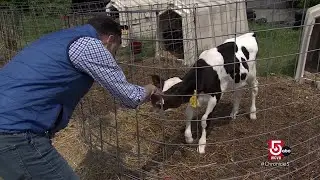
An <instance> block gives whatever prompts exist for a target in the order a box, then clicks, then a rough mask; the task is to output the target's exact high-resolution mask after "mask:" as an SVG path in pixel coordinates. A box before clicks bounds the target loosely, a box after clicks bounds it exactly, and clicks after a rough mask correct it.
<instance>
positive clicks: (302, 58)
mask: <svg viewBox="0 0 320 180" xmlns="http://www.w3.org/2000/svg"><path fill="white" fill-rule="evenodd" d="M305 17H306V20H305V22H304V27H303V32H302V40H301V47H300V54H299V61H298V66H297V71H296V76H295V79H296V80H297V81H300V82H303V80H312V81H315V82H316V84H319V82H320V79H319V77H320V76H319V75H318V74H319V72H320V56H319V55H320V24H319V23H320V4H319V5H316V6H313V7H311V8H309V9H308V10H307V12H306V15H305ZM315 77H316V79H314V78H315ZM301 80H302V81H301ZM319 87H320V86H319Z"/></svg>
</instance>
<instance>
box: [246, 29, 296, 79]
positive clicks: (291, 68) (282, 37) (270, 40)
mask: <svg viewBox="0 0 320 180" xmlns="http://www.w3.org/2000/svg"><path fill="white" fill-rule="evenodd" d="M249 26H250V29H251V30H253V31H257V32H256V33H257V40H258V43H259V53H258V55H257V61H258V62H257V64H258V65H257V71H258V75H259V76H267V75H284V76H291V77H292V76H293V75H294V72H295V67H296V60H297V56H298V54H297V53H298V52H299V46H300V43H299V35H300V30H292V29H291V28H280V27H276V26H273V27H272V26H271V25H267V24H266V25H257V24H249Z"/></svg>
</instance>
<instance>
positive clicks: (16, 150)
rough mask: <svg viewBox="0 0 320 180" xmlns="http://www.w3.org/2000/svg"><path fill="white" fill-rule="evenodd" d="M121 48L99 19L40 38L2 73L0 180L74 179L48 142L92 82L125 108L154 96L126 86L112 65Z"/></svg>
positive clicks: (115, 27)
mask: <svg viewBox="0 0 320 180" xmlns="http://www.w3.org/2000/svg"><path fill="white" fill-rule="evenodd" d="M120 44H121V29H120V25H119V24H118V23H116V22H115V21H113V20H112V19H111V18H109V17H108V16H105V15H99V16H96V17H94V18H92V19H90V20H89V21H88V23H87V24H85V25H83V26H79V27H76V28H71V29H66V30H61V31H58V32H54V33H50V34H48V35H45V36H43V37H41V38H40V39H38V40H37V41H35V42H33V43H32V44H30V45H29V46H27V47H25V48H24V49H23V50H22V51H21V52H20V53H19V54H17V55H16V56H15V57H14V58H13V59H12V60H11V61H10V62H9V63H8V64H6V65H5V66H4V67H3V68H2V69H1V70H0V177H2V178H4V179H5V180H16V179H33V180H36V179H41V180H42V179H45V180H47V179H78V177H77V176H76V174H75V173H74V172H73V170H72V168H71V167H70V166H69V165H68V163H67V162H66V160H65V159H64V158H63V157H62V156H61V155H60V154H59V153H58V152H57V151H56V149H55V148H54V147H53V146H52V145H51V137H52V136H53V135H54V134H55V133H56V132H58V131H59V130H61V129H63V128H65V127H66V126H67V124H68V122H69V118H70V116H71V115H72V112H73V110H74V108H75V107H76V105H77V103H78V102H79V101H80V99H81V98H82V97H83V96H84V95H85V94H86V93H87V92H88V90H89V89H90V87H91V86H92V83H93V82H94V80H95V81H97V82H98V83H99V84H100V85H102V86H103V87H104V88H105V89H106V90H107V91H108V92H110V93H111V94H112V95H113V96H114V97H116V98H117V99H118V100H119V101H120V102H121V103H122V104H123V105H124V106H125V107H127V108H136V107H137V106H139V105H141V104H142V103H145V102H147V101H148V100H149V98H150V96H151V95H152V94H154V93H155V92H156V91H157V89H156V87H155V86H153V85H151V84H149V85H146V86H144V87H141V86H138V85H134V84H130V83H129V82H127V80H126V78H125V76H124V74H123V72H122V70H121V69H120V67H119V66H118V65H117V63H116V61H115V59H114V56H115V55H116V52H117V50H118V48H119V46H120Z"/></svg>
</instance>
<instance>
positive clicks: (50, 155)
mask: <svg viewBox="0 0 320 180" xmlns="http://www.w3.org/2000/svg"><path fill="white" fill-rule="evenodd" d="M1 177H2V178H3V179H4V180H18V179H19V180H24V179H32V180H38V179H39V180H40V179H41V180H47V179H48V180H51V179H57V180H60V179H61V180H62V179H64V180H68V179H72V180H73V179H79V177H78V176H77V175H76V174H75V173H74V171H73V169H72V168H71V167H70V166H69V165H68V163H67V161H66V160H65V159H64V158H63V157H62V156H61V155H60V154H59V153H58V152H57V150H56V149H55V148H54V147H53V146H52V144H51V139H50V138H49V136H45V135H36V134H33V133H30V132H27V133H19V134H5V133H1V132H0V179H1Z"/></svg>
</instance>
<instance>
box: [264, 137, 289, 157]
mask: <svg viewBox="0 0 320 180" xmlns="http://www.w3.org/2000/svg"><path fill="white" fill-rule="evenodd" d="M268 151H269V153H268V160H270V161H272V160H281V159H283V158H284V157H285V156H289V155H290V154H291V148H290V147H289V146H286V145H285V144H284V141H283V140H268Z"/></svg>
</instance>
